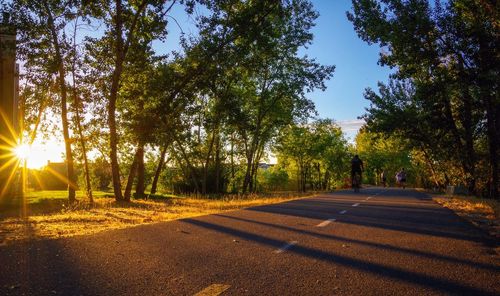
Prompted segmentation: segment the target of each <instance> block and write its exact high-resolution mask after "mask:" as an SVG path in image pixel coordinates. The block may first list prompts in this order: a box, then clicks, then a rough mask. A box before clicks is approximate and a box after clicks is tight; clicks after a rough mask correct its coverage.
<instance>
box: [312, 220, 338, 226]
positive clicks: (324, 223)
mask: <svg viewBox="0 0 500 296" xmlns="http://www.w3.org/2000/svg"><path fill="white" fill-rule="evenodd" d="M332 222H335V219H328V220H325V221H323V222H321V223H319V224H318V225H316V227H325V226H326V225H328V224H330V223H332Z"/></svg>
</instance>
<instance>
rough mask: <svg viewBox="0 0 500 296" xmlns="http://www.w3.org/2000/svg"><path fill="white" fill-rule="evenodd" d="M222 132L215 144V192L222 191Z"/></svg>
mask: <svg viewBox="0 0 500 296" xmlns="http://www.w3.org/2000/svg"><path fill="white" fill-rule="evenodd" d="M220 142H221V141H220V134H218V135H217V142H216V144H215V193H221V192H222V187H223V186H222V184H221V183H222V180H221V158H220V152H221V145H220V144H221V143H220Z"/></svg>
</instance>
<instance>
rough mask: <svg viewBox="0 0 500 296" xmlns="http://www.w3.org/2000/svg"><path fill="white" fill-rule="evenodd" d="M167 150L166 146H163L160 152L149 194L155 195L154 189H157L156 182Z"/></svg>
mask: <svg viewBox="0 0 500 296" xmlns="http://www.w3.org/2000/svg"><path fill="white" fill-rule="evenodd" d="M167 148H168V145H165V146H164V147H163V148H162V150H161V154H160V161H159V162H158V166H157V167H156V171H155V176H154V178H153V183H152V184H151V192H150V194H156V188H157V187H158V180H159V179H160V174H161V171H162V169H163V165H164V164H165V156H166V155H167Z"/></svg>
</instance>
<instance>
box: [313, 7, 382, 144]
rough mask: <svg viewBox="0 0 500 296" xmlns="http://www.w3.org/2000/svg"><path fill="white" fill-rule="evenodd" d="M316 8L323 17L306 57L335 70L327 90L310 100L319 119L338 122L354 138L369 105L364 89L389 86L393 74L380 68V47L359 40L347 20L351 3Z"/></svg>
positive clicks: (320, 18)
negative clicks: (387, 84) (383, 83)
mask: <svg viewBox="0 0 500 296" xmlns="http://www.w3.org/2000/svg"><path fill="white" fill-rule="evenodd" d="M313 4H314V7H315V9H316V10H317V11H318V12H319V14H320V16H319V18H318V19H317V21H316V27H315V28H314V29H313V33H314V41H313V44H312V45H311V46H310V47H309V49H308V50H307V54H308V55H309V56H311V57H315V58H317V60H318V61H319V62H320V63H322V64H327V65H332V64H333V65H335V66H336V69H335V73H334V76H333V79H331V80H330V81H328V82H327V87H328V88H327V90H326V91H325V92H320V91H316V92H314V93H312V94H311V99H312V100H313V101H314V102H315V104H316V108H317V110H318V112H319V115H320V117H328V118H333V119H335V120H336V121H338V122H339V123H340V124H341V125H342V126H343V127H344V131H345V132H346V133H347V134H348V136H351V137H352V136H353V135H354V134H355V132H354V129H355V128H356V127H359V124H355V123H356V122H355V121H354V120H356V118H357V117H358V116H360V115H362V114H363V113H364V108H365V107H367V106H368V105H369V104H368V101H366V100H365V99H364V98H363V92H364V90H365V88H366V87H372V88H376V87H377V82H378V81H383V82H386V81H387V80H388V77H389V74H390V72H391V70H390V69H389V68H387V67H381V66H379V65H378V64H377V61H378V58H379V52H380V49H379V47H378V46H377V45H372V46H369V45H368V44H367V43H365V42H364V41H362V40H361V39H359V38H358V36H357V34H356V32H355V31H354V28H353V25H352V24H351V22H349V20H348V19H347V17H346V11H348V10H350V9H351V1H349V0H316V1H313ZM353 128H354V129H353Z"/></svg>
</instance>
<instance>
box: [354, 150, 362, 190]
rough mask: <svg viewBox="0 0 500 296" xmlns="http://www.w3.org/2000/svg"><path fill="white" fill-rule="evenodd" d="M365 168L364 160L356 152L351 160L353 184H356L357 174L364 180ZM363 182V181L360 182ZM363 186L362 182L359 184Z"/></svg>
mask: <svg viewBox="0 0 500 296" xmlns="http://www.w3.org/2000/svg"><path fill="white" fill-rule="evenodd" d="M363 170H364V166H363V161H362V160H361V159H360V158H359V156H358V155H357V154H356V155H354V158H353V159H352V160H351V184H353V185H354V177H355V175H356V174H359V180H362V175H361V173H362V172H363ZM360 183H361V182H360ZM358 186H359V187H361V184H358Z"/></svg>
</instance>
